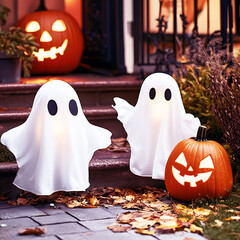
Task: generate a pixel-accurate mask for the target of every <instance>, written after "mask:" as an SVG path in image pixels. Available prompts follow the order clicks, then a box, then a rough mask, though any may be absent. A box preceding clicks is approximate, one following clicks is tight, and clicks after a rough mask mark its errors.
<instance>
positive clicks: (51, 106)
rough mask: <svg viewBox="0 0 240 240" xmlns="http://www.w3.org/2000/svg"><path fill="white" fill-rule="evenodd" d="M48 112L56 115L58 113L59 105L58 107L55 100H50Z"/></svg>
mask: <svg viewBox="0 0 240 240" xmlns="http://www.w3.org/2000/svg"><path fill="white" fill-rule="evenodd" d="M47 107H48V112H49V113H50V114H51V115H52V116H54V115H56V114H57V111H58V107H57V103H56V102H55V101H54V100H49V102H48V106H47Z"/></svg>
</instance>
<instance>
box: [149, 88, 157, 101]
mask: <svg viewBox="0 0 240 240" xmlns="http://www.w3.org/2000/svg"><path fill="white" fill-rule="evenodd" d="M155 96H156V90H155V88H151V89H150V91H149V97H150V99H152V100H153V99H154V98H155Z"/></svg>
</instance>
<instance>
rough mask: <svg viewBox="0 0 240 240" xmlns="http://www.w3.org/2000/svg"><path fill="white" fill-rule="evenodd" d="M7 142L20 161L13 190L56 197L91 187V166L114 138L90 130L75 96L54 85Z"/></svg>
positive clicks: (96, 129)
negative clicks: (89, 168)
mask: <svg viewBox="0 0 240 240" xmlns="http://www.w3.org/2000/svg"><path fill="white" fill-rule="evenodd" d="M1 142H2V143H3V144H4V145H6V146H7V147H8V149H9V150H10V151H12V152H13V154H14V155H15V157H16V159H17V163H18V167H19V170H18V172H17V176H16V178H15V180H14V182H13V184H14V185H16V186H17V187H19V188H20V189H23V190H26V191H29V192H32V193H35V194H37V195H50V194H52V193H53V192H57V191H84V190H86V188H88V187H89V173H88V164H89V161H90V160H91V158H92V155H93V153H94V152H95V151H96V150H97V149H99V148H105V147H107V146H109V144H110V143H111V133H110V132H109V131H108V130H106V129H103V128H100V127H97V126H94V125H92V124H90V123H89V122H88V121H87V119H86V117H85V116H84V114H83V112H82V107H81V104H80V101H79V98H78V96H77V93H76V92H75V90H74V89H73V88H72V87H71V86H70V85H69V84H68V83H66V82H64V81H60V80H54V81H50V82H48V83H46V84H44V85H43V86H42V87H41V88H40V89H39V90H38V92H37V94H36V96H35V99H34V102H33V106H32V110H31V113H30V115H29V117H28V119H27V120H26V122H25V123H23V124H22V125H20V126H18V127H16V128H13V129H11V130H9V131H7V132H5V133H4V134H3V135H2V137H1Z"/></svg>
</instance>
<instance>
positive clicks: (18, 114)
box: [0, 106, 117, 121]
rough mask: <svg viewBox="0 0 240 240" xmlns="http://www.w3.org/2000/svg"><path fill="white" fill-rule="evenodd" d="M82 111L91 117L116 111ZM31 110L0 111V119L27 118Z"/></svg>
mask: <svg viewBox="0 0 240 240" xmlns="http://www.w3.org/2000/svg"><path fill="white" fill-rule="evenodd" d="M82 109H83V113H84V115H85V116H86V117H87V118H91V117H100V116H108V117H110V116H111V117H116V116H117V112H116V110H115V109H114V108H113V107H111V106H110V107H105V106H104V107H102V106H97V107H95V106H94V107H83V108H82ZM30 112H31V110H30V109H26V110H25V109H24V110H18V111H14V110H13V111H9V112H0V121H9V120H10V121H11V120H25V119H27V118H28V116H29V114H30Z"/></svg>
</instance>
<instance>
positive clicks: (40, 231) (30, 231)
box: [18, 227, 46, 235]
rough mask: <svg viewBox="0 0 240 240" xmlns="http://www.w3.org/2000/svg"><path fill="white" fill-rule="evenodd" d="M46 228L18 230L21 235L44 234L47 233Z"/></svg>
mask: <svg viewBox="0 0 240 240" xmlns="http://www.w3.org/2000/svg"><path fill="white" fill-rule="evenodd" d="M45 233H46V230H45V229H43V228H39V227H35V228H25V229H22V230H19V231H18V234H19V235H42V234H45Z"/></svg>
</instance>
